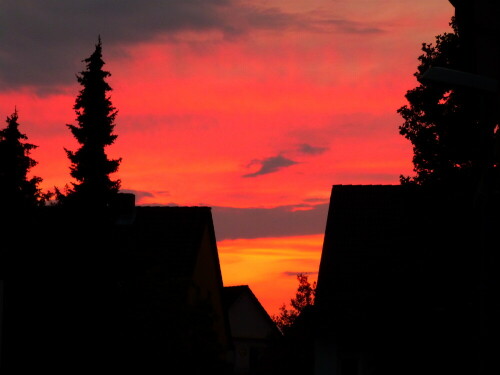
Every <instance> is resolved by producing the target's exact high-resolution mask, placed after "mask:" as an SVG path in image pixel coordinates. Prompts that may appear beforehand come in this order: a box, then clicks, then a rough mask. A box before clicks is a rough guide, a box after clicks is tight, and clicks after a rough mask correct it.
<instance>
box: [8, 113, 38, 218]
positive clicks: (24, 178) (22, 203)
mask: <svg viewBox="0 0 500 375" xmlns="http://www.w3.org/2000/svg"><path fill="white" fill-rule="evenodd" d="M18 117H19V116H18V113H17V110H15V111H14V113H13V114H12V115H11V116H8V117H7V120H6V121H7V126H6V127H5V128H4V129H2V130H0V197H2V202H3V204H2V205H3V206H4V207H6V208H8V209H13V210H16V211H17V210H21V211H22V210H23V209H27V208H33V207H36V206H40V205H43V203H44V202H45V199H46V195H44V194H42V192H41V189H40V188H39V187H38V185H39V183H40V182H41V181H42V179H41V178H40V177H28V175H29V172H30V169H31V168H33V167H34V166H36V165H37V164H38V163H37V162H36V161H35V160H33V159H32V158H31V157H30V153H31V151H32V150H33V149H35V148H36V147H37V146H35V145H33V144H31V143H27V142H24V141H25V140H27V139H28V137H27V136H26V134H23V133H21V132H20V131H19V123H18Z"/></svg>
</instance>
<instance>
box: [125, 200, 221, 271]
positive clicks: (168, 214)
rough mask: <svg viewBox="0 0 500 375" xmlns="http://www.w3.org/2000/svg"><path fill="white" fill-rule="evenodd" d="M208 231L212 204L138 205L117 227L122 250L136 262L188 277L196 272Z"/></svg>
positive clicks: (210, 226) (210, 225)
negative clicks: (127, 218)
mask: <svg viewBox="0 0 500 375" xmlns="http://www.w3.org/2000/svg"><path fill="white" fill-rule="evenodd" d="M205 230H209V231H211V232H213V222H212V215H211V208H210V207H201V206H195V207H153V206H151V207H144V206H138V207H136V208H135V213H134V215H133V218H132V219H131V220H129V221H128V222H127V223H125V224H122V225H119V226H117V228H116V234H115V238H116V241H117V244H118V246H119V247H120V250H122V251H128V252H129V253H130V254H134V255H135V256H136V261H143V262H145V263H148V264H149V265H150V266H154V267H166V269H167V270H168V272H169V273H170V275H171V276H172V277H179V278H186V277H190V276H191V274H192V272H193V269H194V265H195V261H196V257H197V251H198V249H199V246H200V242H201V240H202V237H203V235H204V231H205ZM211 240H212V241H213V242H214V243H215V238H211Z"/></svg>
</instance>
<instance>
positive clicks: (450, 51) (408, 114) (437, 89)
mask: <svg viewBox="0 0 500 375" xmlns="http://www.w3.org/2000/svg"><path fill="white" fill-rule="evenodd" d="M450 26H451V27H452V32H446V33H443V34H441V35H437V36H436V39H435V44H434V45H433V44H428V43H423V44H422V51H423V54H422V55H420V56H419V57H418V60H419V61H420V64H419V66H418V69H417V72H416V73H415V74H414V75H415V77H417V79H418V80H419V86H418V87H416V88H414V89H412V90H409V91H407V93H406V95H405V97H406V99H407V101H408V104H407V105H404V106H402V107H401V108H399V109H398V110H397V112H398V113H399V114H400V115H401V116H402V117H403V119H404V123H403V124H402V125H401V126H400V127H399V131H400V134H401V135H403V136H404V137H405V138H407V139H408V140H410V142H411V143H412V145H413V153H414V155H413V166H414V168H413V169H414V171H415V172H416V175H415V176H413V177H411V176H400V181H401V183H415V184H418V185H426V186H436V185H440V186H450V185H455V186H463V187H465V188H467V185H468V186H469V187H471V188H472V187H473V186H474V185H475V184H477V182H478V179H479V178H480V177H481V170H482V168H483V166H484V161H485V157H486V154H485V150H490V149H491V150H492V149H493V144H491V145H489V142H492V141H493V138H494V133H495V126H494V124H495V121H485V120H486V119H485V118H481V113H484V112H482V111H481V109H484V105H486V102H485V98H484V97H482V96H481V95H478V93H477V92H474V90H470V89H468V88H465V87H459V86H455V87H453V86H452V85H450V84H443V83H436V82H430V81H424V80H422V78H421V77H422V75H423V74H424V73H425V72H426V71H427V70H428V69H429V68H430V67H433V66H437V67H443V68H449V69H456V70H462V71H467V70H468V68H469V67H468V66H466V59H464V58H463V52H462V51H463V49H464V46H463V43H462V42H461V38H460V34H459V31H458V28H457V25H456V23H455V19H454V17H453V18H452V19H451V22H450ZM481 106H483V107H481ZM490 120H491V119H490ZM496 162H497V161H496V160H495V161H493V163H492V165H496Z"/></svg>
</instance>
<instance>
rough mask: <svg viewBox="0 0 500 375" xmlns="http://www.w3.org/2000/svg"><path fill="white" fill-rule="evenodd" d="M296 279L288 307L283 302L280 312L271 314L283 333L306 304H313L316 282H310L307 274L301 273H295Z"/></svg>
mask: <svg viewBox="0 0 500 375" xmlns="http://www.w3.org/2000/svg"><path fill="white" fill-rule="evenodd" d="M297 280H298V281H299V285H298V287H297V292H296V293H295V297H294V298H292V299H291V300H290V308H287V307H286V305H285V304H283V305H282V306H281V307H280V313H279V314H278V315H273V316H272V319H273V321H274V322H275V323H276V325H277V326H278V328H279V329H280V330H281V331H282V332H283V333H286V331H287V330H288V329H289V328H290V327H292V326H293V324H294V323H295V321H296V320H297V318H298V317H299V316H300V314H301V313H302V312H303V311H304V310H305V309H306V308H307V307H308V306H312V305H313V304H314V296H315V294H316V282H313V283H312V284H311V283H310V282H309V280H308V276H307V275H305V274H303V273H299V274H297Z"/></svg>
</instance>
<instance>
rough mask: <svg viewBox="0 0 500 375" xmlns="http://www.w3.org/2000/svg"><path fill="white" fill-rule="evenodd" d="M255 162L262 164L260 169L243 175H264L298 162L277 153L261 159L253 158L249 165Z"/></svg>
mask: <svg viewBox="0 0 500 375" xmlns="http://www.w3.org/2000/svg"><path fill="white" fill-rule="evenodd" d="M255 164H258V165H260V168H259V170H257V171H256V172H253V173H248V174H245V175H243V177H257V176H262V175H264V174H269V173H275V172H278V171H279V170H281V169H283V168H286V167H290V166H292V165H295V164H298V162H296V161H293V160H291V159H288V158H286V157H284V156H283V155H277V156H271V157H269V158H265V159H261V160H259V159H255V160H252V162H251V163H250V164H249V165H248V166H249V167H250V166H252V165H255Z"/></svg>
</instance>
